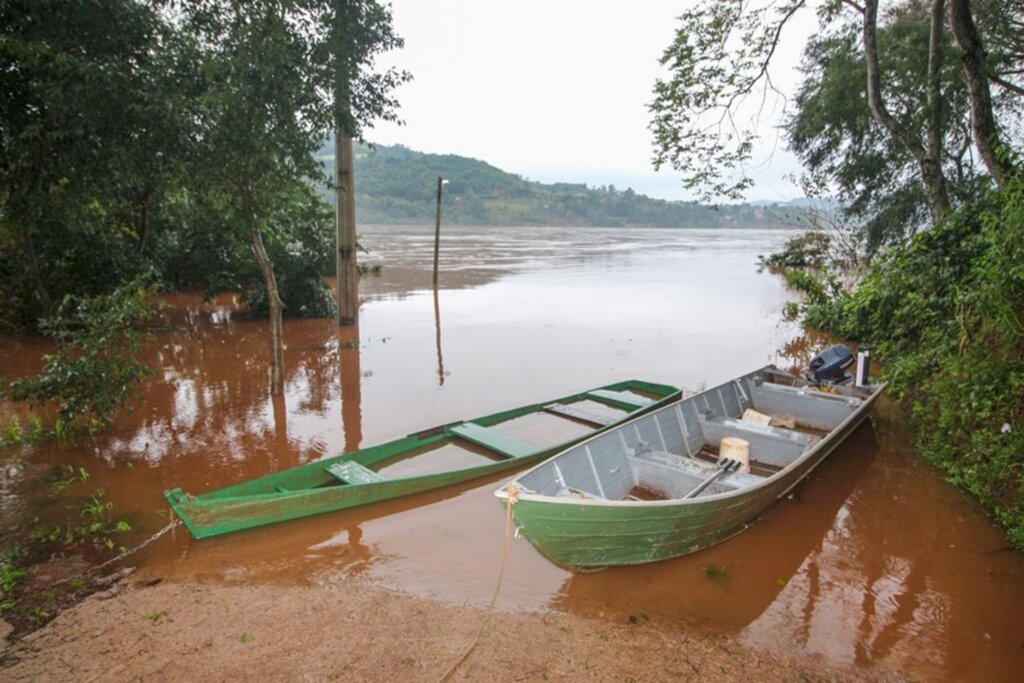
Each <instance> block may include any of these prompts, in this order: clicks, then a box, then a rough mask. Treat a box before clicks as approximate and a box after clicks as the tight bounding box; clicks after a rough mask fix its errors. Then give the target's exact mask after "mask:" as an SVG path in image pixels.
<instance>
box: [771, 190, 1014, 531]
mask: <svg viewBox="0 0 1024 683" xmlns="http://www.w3.org/2000/svg"><path fill="white" fill-rule="evenodd" d="M827 278H828V274H827V273H825V274H820V275H819V276H817V277H814V276H810V275H809V274H808V273H806V272H802V274H801V275H800V276H797V277H792V276H791V277H790V282H791V283H795V284H797V285H798V288H799V289H801V290H802V291H803V292H804V293H805V294H806V295H807V299H806V301H805V302H804V303H803V305H802V314H803V319H804V320H805V322H806V323H807V324H808V325H811V326H813V327H816V328H819V329H823V330H827V331H830V332H833V333H835V334H837V335H840V336H842V337H846V338H849V339H855V340H859V341H861V342H862V343H864V344H867V345H869V346H871V347H872V349H874V350H875V351H876V352H877V354H878V355H879V356H880V357H882V358H883V359H885V366H886V370H885V376H886V379H888V380H889V381H890V382H891V392H892V393H894V394H895V395H896V396H899V397H900V398H902V399H904V400H905V401H906V402H907V405H908V408H909V410H910V411H911V414H912V421H913V426H914V433H915V438H916V445H917V447H918V450H919V451H920V452H921V454H922V455H923V456H924V457H925V458H927V459H928V460H929V461H931V462H932V463H934V464H935V465H937V466H939V467H940V468H942V470H943V471H944V472H946V473H947V475H948V477H949V479H950V481H952V482H953V483H955V484H957V485H959V486H962V487H963V488H965V489H966V490H968V491H970V492H971V493H972V494H974V495H975V496H976V497H977V498H978V499H979V500H980V501H981V502H982V503H983V504H984V505H985V507H986V508H987V509H988V510H990V511H991V512H992V514H993V515H994V516H995V517H996V519H998V520H999V521H1000V522H1001V523H1002V524H1003V525H1004V526H1005V527H1006V529H1007V532H1008V535H1009V538H1010V541H1011V543H1012V544H1013V545H1014V546H1015V547H1017V548H1018V549H1022V550H1024V426H1022V425H1024V180H1022V179H1021V177H1020V176H1016V177H1014V178H1013V179H1012V180H1011V182H1010V183H1009V184H1008V186H1007V187H1006V188H1005V189H1003V190H1000V191H996V192H993V193H992V194H991V195H989V197H988V198H987V199H986V200H985V201H984V202H981V203H979V204H976V205H971V206H969V207H965V208H963V209H962V210H960V211H958V212H956V213H955V214H952V215H950V216H949V217H948V218H946V219H945V220H944V221H943V222H942V223H940V224H939V225H937V226H936V227H934V228H932V229H930V230H927V231H924V232H922V233H920V234H918V235H917V236H915V237H914V238H913V239H912V240H911V241H910V243H909V244H908V245H907V246H906V247H904V248H899V249H893V250H891V251H888V252H885V253H883V254H881V255H880V256H879V257H878V258H877V259H876V260H875V262H874V265H873V266H872V267H871V268H870V269H869V270H868V272H867V274H866V276H865V277H864V280H863V282H861V284H860V286H859V287H857V288H856V289H854V290H844V289H842V288H838V289H832V288H829V287H828V286H827V285H823V284H822V283H823V281H824V280H826V279H827Z"/></svg>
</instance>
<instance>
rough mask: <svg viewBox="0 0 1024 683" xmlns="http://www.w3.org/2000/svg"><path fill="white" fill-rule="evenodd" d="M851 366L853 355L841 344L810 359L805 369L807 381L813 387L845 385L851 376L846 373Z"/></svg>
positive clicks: (851, 379) (850, 379) (851, 378)
mask: <svg viewBox="0 0 1024 683" xmlns="http://www.w3.org/2000/svg"><path fill="white" fill-rule="evenodd" d="M852 365H853V353H852V352H851V351H850V349H848V348H846V347H845V346H843V345H842V344H836V345H835V346H833V347H832V348H828V349H825V350H824V351H822V352H821V353H819V354H818V355H817V356H815V357H814V358H812V359H811V364H810V366H808V368H807V381H808V382H810V383H811V384H812V385H814V386H821V385H825V386H831V385H835V384H847V383H849V382H851V381H853V375H851V374H849V373H848V372H846V370H847V368H849V367H850V366H852Z"/></svg>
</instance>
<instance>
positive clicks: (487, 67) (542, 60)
mask: <svg viewBox="0 0 1024 683" xmlns="http://www.w3.org/2000/svg"><path fill="white" fill-rule="evenodd" d="M723 1H724V0H723ZM691 4H693V0H676V1H675V2H666V1H665V0H634V1H633V2H629V3H624V2H614V3H613V2H609V1H607V0H590V1H589V2H587V1H585V0H547V1H544V0H517V1H516V2H496V1H495V0H476V1H471V0H430V1H424V0H392V7H393V17H394V24H395V28H396V30H397V31H398V33H399V35H401V36H402V37H403V38H405V48H404V49H403V50H400V51H396V52H395V53H392V54H390V55H388V56H386V57H384V58H383V59H382V60H381V63H382V64H383V65H395V66H398V67H400V68H404V69H407V70H409V71H410V72H412V74H413V81H412V82H410V83H408V84H406V85H405V86H403V87H402V88H401V89H400V90H399V91H398V93H397V94H398V98H399V101H400V102H401V109H400V116H401V118H402V119H403V120H404V121H405V125H404V126H401V127H398V126H395V125H392V124H377V126H376V127H375V128H374V129H373V130H369V131H367V133H366V137H367V139H368V140H370V141H373V142H379V143H383V144H396V143H400V144H403V145H405V146H407V147H410V148H412V149H415V150H419V151H423V152H433V153H452V154H459V155H462V156H468V157H473V158H476V159H482V160H484V161H487V162H488V163H491V164H493V165H495V166H497V167H498V168H501V169H503V170H506V171H510V172H513V173H518V174H520V175H523V176H525V177H527V178H529V179H531V180H538V181H541V182H546V183H549V182H557V181H566V182H585V183H587V184H588V185H607V184H613V185H615V186H616V187H617V188H619V189H625V188H626V187H632V188H633V189H634V190H636V191H637V192H641V193H643V194H648V195H651V196H655V197H662V198H665V199H689V198H691V197H690V195H688V194H687V193H686V191H684V190H683V188H682V184H681V182H680V180H679V177H678V175H676V174H674V173H672V172H671V171H662V172H661V173H658V174H656V173H655V172H654V171H653V169H652V167H651V163H650V159H651V156H652V147H651V136H650V133H649V131H648V130H647V125H648V122H649V120H650V117H649V114H648V113H647V104H648V102H650V100H651V99H652V96H651V92H652V89H653V86H654V82H655V79H656V77H657V75H658V73H659V68H660V67H659V66H658V58H659V57H660V56H661V53H662V51H663V50H664V49H665V48H666V47H667V46H668V45H669V43H670V42H671V40H672V38H673V35H674V29H675V26H676V21H675V17H676V16H678V14H679V13H680V12H681V11H682V10H683V8H684V7H686V6H687V5H691ZM816 26H817V22H816V20H815V18H814V16H813V14H812V13H811V12H805V16H804V18H803V21H802V22H800V23H799V24H797V25H794V26H791V27H789V30H788V31H787V32H786V33H785V34H784V39H783V41H782V44H781V48H780V53H779V54H778V55H777V57H778V59H777V61H776V66H775V70H774V75H775V79H776V81H777V83H779V84H782V85H783V86H784V87H787V86H788V87H790V88H791V87H792V86H793V85H794V84H795V82H796V77H797V76H796V73H795V71H794V67H795V65H796V64H797V63H798V61H799V55H800V51H801V49H802V47H803V44H804V39H805V36H806V35H807V33H809V32H810V31H811V30H813V29H814V28H815V27H816ZM775 123H776V124H777V120H776V122H775ZM763 138H764V140H765V145H764V148H763V149H762V151H761V153H760V154H757V155H755V162H756V161H758V160H760V161H762V162H763V163H761V164H760V165H759V166H758V167H757V168H755V169H754V170H753V171H752V176H753V177H754V179H755V181H756V183H757V184H756V187H755V188H754V189H753V190H751V191H750V192H748V193H747V197H748V199H769V200H787V199H791V198H793V197H794V196H797V195H799V192H798V191H797V190H796V188H795V187H794V186H793V184H792V183H791V182H789V181H788V180H786V179H785V176H786V175H788V174H792V173H794V172H797V171H798V170H799V164H798V163H797V162H796V160H795V159H794V158H793V157H792V156H791V155H790V154H788V153H786V152H785V151H784V150H782V149H781V140H777V136H776V135H775V133H774V131H773V130H772V129H771V128H770V127H768V126H766V127H765V128H764V133H763ZM772 150H774V151H772Z"/></svg>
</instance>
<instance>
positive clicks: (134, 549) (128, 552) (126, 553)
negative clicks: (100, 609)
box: [40, 519, 181, 590]
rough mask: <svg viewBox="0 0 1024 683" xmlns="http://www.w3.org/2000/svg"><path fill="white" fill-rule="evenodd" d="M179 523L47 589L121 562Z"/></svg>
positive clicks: (172, 524)
mask: <svg viewBox="0 0 1024 683" xmlns="http://www.w3.org/2000/svg"><path fill="white" fill-rule="evenodd" d="M179 524H181V520H178V519H176V520H174V521H172V522H169V523H168V524H167V526H165V527H164V528H162V529H160V530H159V531H157V532H156V533H154V534H153V535H152V536H150V537H149V538H147V539H146V540H145V541H143V542H142V543H139V544H138V545H136V546H133V547H131V548H129V549H127V550H125V551H124V552H122V553H121V554H120V555H118V556H116V557H112V558H110V559H109V560H107V561H106V562H103V563H102V564H98V565H96V566H95V567H89V568H88V569H86V570H85V571H84V572H81V573H79V574H75V575H74V576H69V577H67V578H64V579H61V580H60V581H54V582H53V583H51V584H49V585H48V586H46V588H47V589H49V588H53V587H54V586H59V585H61V584H64V583H67V582H69V581H73V580H75V579H81V578H82V577H85V576H88V575H90V574H95V573H96V572H98V571H100V570H102V569H104V568H106V567H109V566H110V565H112V564H114V563H116V562H120V561H121V560H123V559H124V558H126V557H130V556H131V555H134V554H135V553H137V552H139V551H140V550H142V549H143V548H145V547H146V546H148V545H150V544H151V543H155V542H156V541H157V539H159V538H161V537H162V536H163V535H164V534H166V533H167V532H168V531H171V530H173V529H174V528H175V527H176V526H178V525H179ZM40 590H44V589H43V588H40Z"/></svg>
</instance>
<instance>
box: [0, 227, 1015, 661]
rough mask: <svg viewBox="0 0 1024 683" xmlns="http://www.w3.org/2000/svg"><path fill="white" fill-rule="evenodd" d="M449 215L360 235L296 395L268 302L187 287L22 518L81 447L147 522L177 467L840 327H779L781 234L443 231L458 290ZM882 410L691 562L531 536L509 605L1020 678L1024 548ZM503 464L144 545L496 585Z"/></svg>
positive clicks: (172, 572) (490, 405) (385, 434)
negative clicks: (132, 401)
mask: <svg viewBox="0 0 1024 683" xmlns="http://www.w3.org/2000/svg"><path fill="white" fill-rule="evenodd" d="M432 232H433V231H432V229H427V228H399V227H365V228H363V229H362V230H361V237H360V239H361V241H362V243H363V244H364V245H365V246H367V247H368V248H369V249H370V251H371V253H370V255H369V256H363V260H364V261H369V262H371V263H374V262H376V263H381V264H382V265H383V266H384V270H383V273H382V274H381V275H379V276H368V277H366V278H364V280H363V282H362V285H361V293H362V304H361V309H360V324H359V326H358V328H347V329H341V330H339V328H338V327H337V326H336V325H334V324H333V323H332V322H331V321H326V320H286V322H285V329H284V334H285V343H286V347H287V348H286V352H285V363H286V378H287V379H286V395H285V396H284V397H283V398H282V399H279V400H271V399H270V398H269V397H268V395H267V394H268V381H267V377H266V371H265V368H266V356H267V349H266V343H267V342H266V338H267V330H266V326H265V325H264V323H262V322H256V321H249V320H246V319H244V318H243V317H241V316H240V315H239V312H238V308H237V306H236V302H235V301H234V299H233V297H231V296H221V297H218V298H217V299H215V300H213V301H211V302H205V303H204V302H202V301H201V300H200V298H199V297H197V296H188V295H180V296H173V297H170V298H169V303H170V304H171V309H170V310H169V311H168V312H166V313H165V318H166V324H167V327H168V329H167V330H166V331H162V332H159V333H158V334H157V336H156V339H155V342H154V344H153V345H152V347H151V348H150V349H149V350H148V351H147V357H146V360H147V361H148V362H149V363H150V364H151V365H152V366H153V367H155V368H157V369H158V370H159V374H158V376H157V377H156V379H155V380H154V381H153V382H151V383H150V384H149V385H148V386H147V387H146V389H145V392H144V393H145V399H146V400H145V402H144V403H142V404H140V405H138V406H137V407H136V408H135V410H134V412H133V413H132V414H130V415H127V416H125V417H124V419H122V420H119V423H118V426H117V427H116V428H115V429H114V430H112V431H111V432H109V433H106V434H104V435H103V436H102V437H99V438H97V439H96V440H94V441H91V442H87V443H77V444H74V445H59V446H54V445H45V446H26V447H23V448H21V449H16V450H13V451H11V450H9V451H6V452H3V453H0V459H2V460H3V461H4V462H13V461H15V460H17V461H19V462H21V463H23V466H22V467H21V468H20V469H19V471H21V472H23V475H22V476H20V477H16V478H14V479H12V478H10V477H8V478H6V479H4V478H0V486H2V488H0V515H2V523H3V526H2V528H0V530H2V531H3V532H5V533H7V532H9V531H10V530H11V529H12V528H13V527H16V526H24V525H27V524H30V523H31V520H32V519H33V517H34V515H35V514H37V512H36V510H35V509H34V506H33V502H32V501H33V499H34V498H33V497H34V496H35V495H36V494H38V493H39V489H40V486H41V485H40V484H39V483H37V482H36V481H35V480H34V477H35V476H36V475H39V474H40V473H42V472H45V471H46V469H47V468H49V467H51V466H53V465H57V464H65V463H71V464H75V465H81V466H84V467H87V468H88V469H89V470H90V472H91V473H92V477H91V479H90V484H95V485H96V486H102V487H103V488H104V489H105V490H106V492H107V497H108V498H109V499H110V500H111V501H112V502H113V504H114V509H115V510H116V511H117V513H118V514H125V515H129V516H130V517H131V519H132V520H133V522H134V526H135V532H134V534H135V535H136V536H137V537H138V538H139V539H141V538H144V537H145V536H146V535H148V534H149V533H152V532H153V531H155V530H156V529H159V528H160V527H161V526H163V525H164V524H166V522H167V506H166V504H165V502H164V501H163V498H162V496H161V492H162V491H163V490H164V489H169V488H174V487H177V486H180V487H181V488H183V489H184V490H185V491H188V492H192V493H199V492H202V491H205V490H208V489H211V488H218V487H221V486H224V485H227V484H230V483H234V482H236V481H239V480H243V479H247V478H251V477H256V476H260V475H263V474H266V473H268V472H272V471H276V470H280V469H284V468H288V467H292V466H295V465H298V464H301V463H305V462H310V461H314V460H317V459H319V458H323V457H326V456H330V455H334V454H336V453H338V452H341V451H343V450H352V449H355V448H358V447H360V446H367V445H372V444H375V443H380V442H382V441H386V440H390V439H393V438H396V437H399V436H403V435H405V434H407V433H411V432H415V431H419V430H422V429H425V428H428V427H432V426H435V425H439V424H445V423H448V422H452V421H455V420H458V419H462V418H471V417H475V416H479V415H484V414H487V413H491V412H496V411H499V410H503V409H506V408H511V407H514V406H518V405H523V404H527V403H534V402H537V401H541V400H544V399H547V398H553V397H556V396H560V395H565V394H569V393H573V392H575V391H579V390H583V389H587V388H591V387H594V386H598V385H601V384H607V383H610V382H613V381H617V380H622V379H629V378H638V379H646V380H650V381H654V382H660V383H666V384H675V385H676V386H680V387H684V388H687V389H691V390H696V389H700V388H701V387H702V386H704V385H713V384H716V383H719V382H722V381H724V380H726V379H729V378H732V377H733V376H736V375H738V374H740V373H743V372H747V371H750V370H752V369H754V368H756V367H759V366H761V365H764V364H765V363H768V362H774V363H776V364H778V365H780V366H782V367H788V366H790V365H792V364H794V363H797V364H800V363H806V361H807V359H808V358H809V356H810V355H811V354H812V353H813V352H814V351H816V350H817V349H819V348H821V347H822V346H823V345H827V344H828V343H829V342H828V341H827V340H825V339H821V338H816V337H814V336H813V335H807V334H805V333H804V332H803V331H802V330H800V329H799V328H798V327H796V326H794V325H793V324H791V323H787V322H785V321H783V320H782V316H781V313H780V311H781V308H782V306H783V304H784V303H785V302H786V301H787V300H788V299H791V298H792V297H793V294H792V293H791V292H788V291H787V290H786V289H785V287H784V284H783V282H782V280H781V278H778V277H776V276H773V275H770V274H768V273H759V272H758V271H757V267H756V260H757V255H758V254H761V253H768V252H770V251H772V250H773V249H776V248H778V247H779V246H781V244H782V243H783V242H784V241H785V239H786V238H787V237H788V236H789V234H788V233H786V232H784V231H770V230H743V229H731V230H730V229H726V230H654V229H628V230H623V229H617V230H611V229H596V228H589V229H588V228H469V227H459V228H446V229H445V234H444V236H443V242H442V259H441V278H440V280H441V288H440V291H439V292H438V293H437V295H436V296H435V294H434V293H433V291H432V290H431V289H430V286H429V285H430V267H431V258H432V238H433V235H432ZM45 350H46V346H45V344H41V343H40V342H38V341H35V340H26V339H5V340H2V341H0V352H2V356H0V357H2V360H0V373H3V374H5V375H7V376H9V377H12V376H18V375H21V374H25V373H29V372H32V371H34V370H36V369H38V367H39V363H40V361H39V356H40V353H41V352H43V351H45ZM11 410H12V408H11V407H9V406H7V407H3V409H2V411H0V412H3V411H7V412H10V411H11ZM0 417H3V416H2V415H0ZM873 422H874V424H873V425H872V424H867V423H866V424H865V426H863V427H862V428H861V429H859V430H858V431H857V432H856V433H855V434H854V435H853V436H852V437H851V438H850V439H849V440H848V441H847V442H846V443H844V444H843V445H842V446H841V447H840V448H839V449H837V450H836V452H835V453H834V454H833V455H832V456H831V457H830V459H829V460H828V461H826V463H825V464H824V465H822V466H821V467H820V468H818V469H817V470H815V472H814V473H813V474H812V476H811V477H810V479H809V480H808V481H806V482H804V483H803V484H801V485H800V486H799V487H798V488H797V489H795V490H794V492H793V495H791V496H790V497H788V498H787V499H784V500H782V501H780V502H779V503H778V504H777V505H776V506H775V507H774V508H772V509H771V511H770V512H769V513H768V514H767V515H766V516H765V517H763V518H762V519H761V520H759V521H758V522H757V523H756V524H755V525H754V526H753V527H752V528H751V529H749V530H748V531H746V532H745V533H743V534H741V535H739V536H738V537H735V538H733V539H731V540H730V541H728V542H725V543H722V544H720V545H718V546H715V547H713V548H711V549H708V550H705V551H702V552H699V553H696V554H694V555H691V556H688V557H684V558H680V559H676V560H670V561H666V562H660V563H656V564H652V565H648V566H641V567H632V568H621V569H613V570H606V571H603V572H597V573H590V574H572V573H570V572H567V571H564V570H561V569H559V568H557V567H555V566H554V565H552V564H550V563H549V562H548V561H547V560H545V559H544V558H543V557H542V556H541V555H540V554H539V553H537V552H536V551H535V550H534V549H533V548H532V546H530V545H529V543H527V542H526V541H525V540H513V541H512V542H511V545H510V548H509V554H508V559H507V565H506V569H505V579H504V583H503V585H502V589H501V595H500V598H499V601H498V607H499V609H502V610H531V611H540V612H544V611H547V610H560V611H567V612H576V613H581V614H586V615H589V616H594V617H598V618H605V619H615V620H626V619H629V618H630V617H632V618H633V619H635V620H637V621H638V622H639V623H642V622H646V621H648V620H649V621H654V622H659V623H662V624H664V625H673V624H680V625H685V626H687V627H694V626H696V627H699V628H702V629H708V630H713V631H716V632H719V631H720V632H723V633H728V634H731V635H733V636H735V637H737V638H739V639H740V640H742V641H743V642H746V643H748V644H750V645H752V646H755V647H762V648H768V649H771V650H774V651H780V652H783V653H787V654H793V655H798V656H806V655H810V656H818V657H821V658H823V659H825V660H826V661H829V662H834V663H839V664H853V663H858V664H862V665H868V666H873V665H878V666H885V667H890V668H895V669H898V670H902V671H905V672H906V673H908V674H910V675H912V676H914V677H921V678H928V679H949V680H963V679H971V680H1019V679H1020V676H1021V672H1024V609H1022V607H1024V559H1022V558H1021V557H1020V556H1019V555H1018V554H1015V553H1013V552H1010V551H1008V550H1006V548H1005V543H1004V541H1003V539H1002V537H1001V536H1000V534H999V532H998V531H997V530H996V529H995V528H993V526H992V525H991V524H990V523H989V522H988V521H987V520H986V519H985V517H984V515H983V514H982V513H981V512H980V510H979V509H978V507H977V506H976V505H975V504H974V503H973V502H972V501H971V500H970V499H968V498H967V497H966V496H964V495H962V494H960V493H958V492H956V491H955V490H954V489H952V488H951V487H950V486H948V485H947V484H946V483H944V482H943V480H942V478H941V477H940V476H939V474H937V473H936V472H935V471H934V470H933V469H932V468H931V467H929V466H928V465H927V464H925V463H924V462H922V461H921V460H920V459H919V458H918V457H917V456H916V455H915V454H914V453H913V452H912V451H911V450H910V449H909V447H908V445H907V434H906V430H905V426H904V425H903V424H902V419H901V418H900V416H899V415H898V414H897V413H896V412H895V411H894V410H893V409H892V407H891V406H888V405H882V406H881V407H880V408H879V409H878V411H877V412H876V415H875V418H874V420H873ZM507 479H508V477H499V478H495V479H491V480H489V481H485V482H482V483H481V482H473V483H471V484H467V485H463V486H459V487H454V488H450V489H445V490H442V491H438V492H434V493H429V494H423V495H420V496H416V497H413V498H410V499H406V500H401V501H392V502H386V503H380V504H377V505H372V506H368V507H366V508H362V509H356V510H349V511H343V512H338V513H333V514H328V515H322V516H320V517H315V518H310V519H306V520H299V521H296V522H290V523H285V524H279V525H276V526H271V527H267V528H263V529H257V530H252V531H248V532H243V533H239V534H235V535H231V536H226V537H221V538H216V539H209V540H205V541H202V542H196V541H194V540H192V539H191V538H190V537H189V536H188V534H187V533H185V532H184V531H180V532H178V533H176V535H175V537H174V538H171V537H170V536H167V537H165V538H163V539H161V540H160V541H159V542H158V543H156V544H154V545H152V546H150V547H149V548H147V549H146V550H145V551H143V553H140V557H139V558H138V560H137V562H138V563H139V564H140V565H141V566H142V569H143V570H144V571H145V572H147V573H149V574H152V575H155V576H164V577H169V578H172V579H180V580H200V581H215V582H228V583H275V582H286V583H300V584H319V585H326V586H330V585H333V584H336V583H338V582H346V581H363V582H368V583H371V584H373V585H377V586H380V587H383V588H386V589H391V590H398V591H403V592H408V593H411V594H415V595H419V596H423V597H431V598H436V599H441V600H448V601H454V602H457V603H468V604H475V605H486V604H487V603H488V601H489V600H490V597H491V594H492V592H493V590H494V586H495V581H496V578H497V573H498V568H499V567H498V564H499V559H500V555H501V545H502V529H503V522H504V513H503V509H502V508H501V506H500V505H499V504H498V503H497V502H496V500H495V499H494V497H493V491H494V490H495V489H496V488H497V487H498V486H499V485H501V484H502V483H503V482H504V481H506V480H507Z"/></svg>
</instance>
